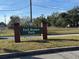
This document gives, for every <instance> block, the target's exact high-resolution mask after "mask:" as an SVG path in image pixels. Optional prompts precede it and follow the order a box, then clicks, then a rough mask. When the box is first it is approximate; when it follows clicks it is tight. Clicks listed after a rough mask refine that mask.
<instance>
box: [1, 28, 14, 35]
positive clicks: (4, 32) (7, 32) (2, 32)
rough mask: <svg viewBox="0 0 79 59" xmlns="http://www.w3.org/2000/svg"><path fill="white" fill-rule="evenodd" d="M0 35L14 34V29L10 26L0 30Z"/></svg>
mask: <svg viewBox="0 0 79 59" xmlns="http://www.w3.org/2000/svg"><path fill="white" fill-rule="evenodd" d="M0 36H14V30H13V29H8V28H5V29H3V30H0Z"/></svg>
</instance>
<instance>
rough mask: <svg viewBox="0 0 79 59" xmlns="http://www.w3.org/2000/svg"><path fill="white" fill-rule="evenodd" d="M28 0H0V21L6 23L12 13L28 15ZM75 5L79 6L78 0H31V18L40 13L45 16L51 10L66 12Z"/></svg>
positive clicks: (50, 12)
mask: <svg viewBox="0 0 79 59" xmlns="http://www.w3.org/2000/svg"><path fill="white" fill-rule="evenodd" d="M29 1H30V0H0V22H6V23H8V22H9V21H10V16H12V15H18V16H21V17H25V16H30V11H29ZM75 6H79V0H32V8H33V9H32V11H33V18H34V17H38V16H40V15H42V14H44V15H45V16H47V15H51V14H52V13H53V12H66V11H67V10H70V9H72V8H73V7H75ZM5 19H6V21H5Z"/></svg>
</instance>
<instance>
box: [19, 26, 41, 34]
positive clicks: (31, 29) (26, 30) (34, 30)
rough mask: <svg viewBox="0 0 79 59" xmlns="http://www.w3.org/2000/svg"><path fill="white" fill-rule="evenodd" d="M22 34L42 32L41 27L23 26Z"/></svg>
mask: <svg viewBox="0 0 79 59" xmlns="http://www.w3.org/2000/svg"><path fill="white" fill-rule="evenodd" d="M20 33H21V35H36V34H41V33H42V28H41V27H21V29H20Z"/></svg>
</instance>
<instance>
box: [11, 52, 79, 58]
mask: <svg viewBox="0 0 79 59" xmlns="http://www.w3.org/2000/svg"><path fill="white" fill-rule="evenodd" d="M11 59H79V51H70V52H61V53H55V54H45V55H38V56H28V57H27V56H26V57H20V58H11Z"/></svg>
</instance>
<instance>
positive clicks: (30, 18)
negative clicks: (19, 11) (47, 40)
mask: <svg viewBox="0 0 79 59" xmlns="http://www.w3.org/2000/svg"><path fill="white" fill-rule="evenodd" d="M30 22H31V23H32V0H30Z"/></svg>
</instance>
